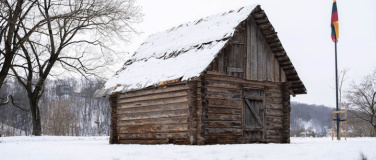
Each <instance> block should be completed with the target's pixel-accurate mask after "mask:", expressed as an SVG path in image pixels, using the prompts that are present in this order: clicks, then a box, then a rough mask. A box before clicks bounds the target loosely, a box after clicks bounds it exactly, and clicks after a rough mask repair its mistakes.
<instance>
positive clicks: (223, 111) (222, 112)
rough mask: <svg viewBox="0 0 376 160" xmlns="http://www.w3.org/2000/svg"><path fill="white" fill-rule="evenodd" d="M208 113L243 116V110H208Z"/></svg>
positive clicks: (209, 108) (211, 108) (212, 108)
mask: <svg viewBox="0 0 376 160" xmlns="http://www.w3.org/2000/svg"><path fill="white" fill-rule="evenodd" d="M206 113H208V114H241V113H242V110H241V109H231V108H214V107H208V108H206Z"/></svg>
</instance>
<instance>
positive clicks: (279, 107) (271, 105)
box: [266, 103, 283, 110]
mask: <svg viewBox="0 0 376 160" xmlns="http://www.w3.org/2000/svg"><path fill="white" fill-rule="evenodd" d="M266 109H275V110H278V109H279V110H282V109H283V106H282V104H270V103H269V104H266Z"/></svg>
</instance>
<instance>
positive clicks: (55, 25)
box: [11, 0, 141, 135]
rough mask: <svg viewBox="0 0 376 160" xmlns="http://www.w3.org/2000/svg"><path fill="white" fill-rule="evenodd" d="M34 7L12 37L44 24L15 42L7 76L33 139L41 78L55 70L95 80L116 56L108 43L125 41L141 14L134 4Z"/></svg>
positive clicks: (58, 1)
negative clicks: (18, 91) (21, 97)
mask: <svg viewBox="0 0 376 160" xmlns="http://www.w3.org/2000/svg"><path fill="white" fill-rule="evenodd" d="M35 5H36V7H35V8H34V10H32V12H33V14H32V15H30V16H29V17H28V21H27V23H21V26H20V30H22V32H21V33H19V34H18V35H17V36H16V37H17V39H18V40H21V37H23V35H25V34H26V33H28V32H29V30H30V27H29V26H35V25H36V24H35V23H38V22H40V21H41V19H42V20H45V23H43V24H40V25H39V27H38V28H37V29H36V31H35V33H34V34H33V36H29V37H28V38H27V39H26V40H25V41H26V42H25V43H24V44H21V51H22V53H19V54H17V53H16V57H15V62H14V64H13V65H12V66H11V69H12V74H11V75H12V76H15V77H16V78H17V80H18V81H19V82H20V83H21V84H22V86H23V87H24V88H25V89H26V91H27V94H28V99H29V103H30V110H31V114H32V124H33V135H41V134H42V130H41V117H40V110H39V109H40V108H39V100H40V98H41V96H42V95H43V93H44V83H45V81H46V79H47V77H48V76H49V75H50V74H52V73H53V72H54V71H55V72H59V71H61V69H65V70H68V71H72V72H75V73H79V74H81V75H83V76H88V75H94V76H98V73H100V72H103V71H104V69H106V66H107V65H108V64H111V63H112V62H113V60H114V56H116V52H115V51H114V50H112V49H111V48H110V47H109V46H110V45H111V39H114V38H117V39H119V40H123V42H124V41H126V40H128V38H129V36H130V34H131V33H134V32H135V30H134V29H133V28H132V27H131V25H132V24H134V23H138V22H140V21H141V15H140V8H139V7H137V6H136V5H135V0H43V1H36V3H35ZM115 59H116V58H115Z"/></svg>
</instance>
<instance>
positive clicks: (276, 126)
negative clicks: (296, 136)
mask: <svg viewBox="0 0 376 160" xmlns="http://www.w3.org/2000/svg"><path fill="white" fill-rule="evenodd" d="M266 129H269V130H280V129H283V124H281V123H266Z"/></svg>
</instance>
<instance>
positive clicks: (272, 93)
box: [265, 92, 282, 98]
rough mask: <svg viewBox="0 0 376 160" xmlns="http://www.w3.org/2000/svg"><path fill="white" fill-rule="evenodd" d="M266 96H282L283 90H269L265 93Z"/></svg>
mask: <svg viewBox="0 0 376 160" xmlns="http://www.w3.org/2000/svg"><path fill="white" fill-rule="evenodd" d="M265 96H266V97H269V98H281V97H282V93H281V92H267V93H265Z"/></svg>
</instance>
